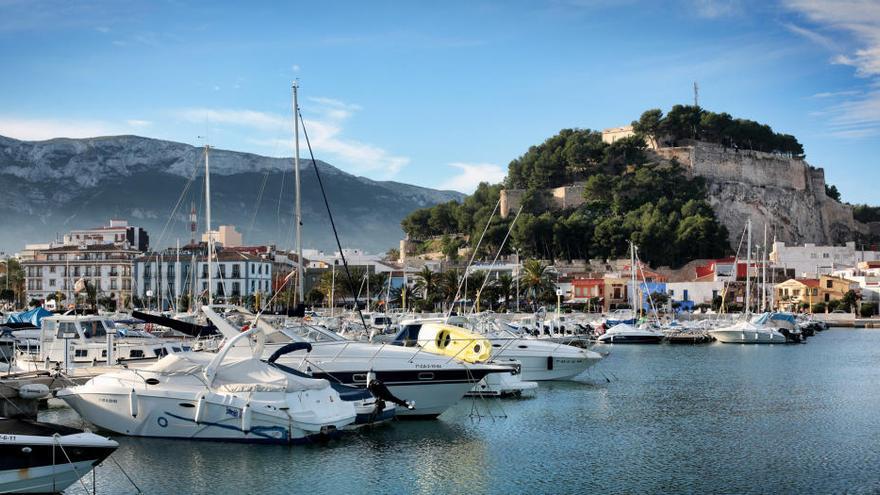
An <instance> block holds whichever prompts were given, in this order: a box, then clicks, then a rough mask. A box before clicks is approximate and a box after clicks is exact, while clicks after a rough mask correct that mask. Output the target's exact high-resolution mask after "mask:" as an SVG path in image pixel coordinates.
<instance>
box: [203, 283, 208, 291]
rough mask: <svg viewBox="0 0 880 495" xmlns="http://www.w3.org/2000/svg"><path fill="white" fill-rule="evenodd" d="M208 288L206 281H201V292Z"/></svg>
mask: <svg viewBox="0 0 880 495" xmlns="http://www.w3.org/2000/svg"><path fill="white" fill-rule="evenodd" d="M206 290H208V282H202V292H205V291H206Z"/></svg>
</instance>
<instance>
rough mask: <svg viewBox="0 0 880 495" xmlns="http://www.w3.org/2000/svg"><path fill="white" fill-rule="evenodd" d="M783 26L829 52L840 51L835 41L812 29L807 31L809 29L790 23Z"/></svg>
mask: <svg viewBox="0 0 880 495" xmlns="http://www.w3.org/2000/svg"><path fill="white" fill-rule="evenodd" d="M782 26H783V27H784V28H785V29H788V30H789V31H791V32H792V33H794V34H797V35H798V36H802V37H804V38H806V39H808V40H810V41H812V42H813V43H815V44H817V45H819V46H822V47H825V48H827V49H829V50H837V49H838V46H837V43H835V42H834V40H832V39H831V38H829V37H828V36H825V35H823V34H820V33H818V32H816V31H813V30H810V29H807V28H804V27H801V26H798V25H796V24H792V23H789V22H786V23H783V24H782Z"/></svg>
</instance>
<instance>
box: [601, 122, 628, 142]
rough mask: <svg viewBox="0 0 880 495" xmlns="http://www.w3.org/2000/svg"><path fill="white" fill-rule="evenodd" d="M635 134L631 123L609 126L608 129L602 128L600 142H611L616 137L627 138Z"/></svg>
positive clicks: (616, 138)
mask: <svg viewBox="0 0 880 495" xmlns="http://www.w3.org/2000/svg"><path fill="white" fill-rule="evenodd" d="M635 135H636V131H635V130H633V126H631V125H625V126H621V127H611V128H608V129H602V142H603V143H607V144H612V143H614V141H617V140H618V139H623V138H628V137H630V136H635Z"/></svg>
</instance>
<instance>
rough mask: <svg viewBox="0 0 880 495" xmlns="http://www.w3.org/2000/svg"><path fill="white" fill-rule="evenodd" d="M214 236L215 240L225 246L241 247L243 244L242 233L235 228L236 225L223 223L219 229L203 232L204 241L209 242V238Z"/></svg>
mask: <svg viewBox="0 0 880 495" xmlns="http://www.w3.org/2000/svg"><path fill="white" fill-rule="evenodd" d="M209 236H210V237H213V238H214V242H216V243H218V244H220V245H221V246H223V247H239V246H241V245H242V237H241V233H240V232H238V231H237V230H235V225H221V226H219V227H217V230H212V231H210V232H205V233H204V234H202V242H208V238H209Z"/></svg>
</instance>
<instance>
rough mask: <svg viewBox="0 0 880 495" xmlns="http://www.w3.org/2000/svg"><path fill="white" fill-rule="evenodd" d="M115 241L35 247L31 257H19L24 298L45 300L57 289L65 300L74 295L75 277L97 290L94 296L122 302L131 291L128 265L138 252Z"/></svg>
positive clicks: (55, 292)
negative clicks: (22, 272)
mask: <svg viewBox="0 0 880 495" xmlns="http://www.w3.org/2000/svg"><path fill="white" fill-rule="evenodd" d="M126 246H127V243H123V245H122V246H120V245H116V244H83V245H79V246H58V247H52V248H49V249H42V250H37V251H35V252H34V255H33V259H29V260H24V261H22V268H23V269H24V272H25V290H26V291H27V298H28V299H39V300H45V299H47V298H49V296H54V295H55V294H57V293H61V294H62V295H63V296H64V297H63V299H64V300H65V301H69V302H71V303H72V302H73V301H74V299H75V297H74V296H75V295H76V294H75V290H74V287H75V285H76V283H77V281H79V280H83V281H86V282H88V283H90V284H91V285H92V286H93V287H95V289H96V290H97V298H98V299H100V298H102V297H109V298H110V299H112V300H114V301H116V303H117V304H120V303H122V302H123V301H124V300H125V298H126V297H127V296H129V295H131V293H132V268H133V261H134V259H135V258H136V257H137V256H138V255H139V254H140V252H138V251H137V250H136V249H134V248H131V247H126Z"/></svg>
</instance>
